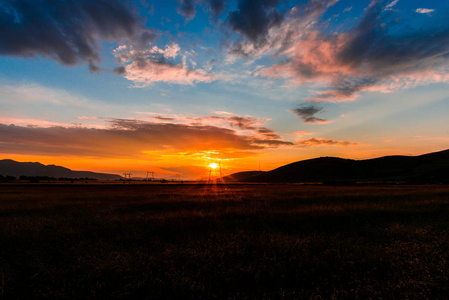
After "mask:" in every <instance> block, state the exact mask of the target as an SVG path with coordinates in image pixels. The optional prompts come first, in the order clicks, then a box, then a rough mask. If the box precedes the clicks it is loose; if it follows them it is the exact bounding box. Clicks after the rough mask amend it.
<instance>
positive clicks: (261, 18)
mask: <svg viewBox="0 0 449 300" xmlns="http://www.w3.org/2000/svg"><path fill="white" fill-rule="evenodd" d="M279 2H280V1H278V0H262V1H259V0H239V2H238V10H237V11H232V12H229V14H228V19H227V23H228V26H229V27H230V28H231V30H232V31H234V32H236V33H239V34H240V35H241V36H242V37H245V38H247V39H248V40H250V41H251V42H252V43H254V44H257V45H259V44H263V43H265V42H266V36H267V35H268V31H269V29H270V28H272V27H275V26H280V25H281V23H282V21H283V20H284V13H283V12H279V11H277V10H276V6H277V5H278V4H279Z"/></svg>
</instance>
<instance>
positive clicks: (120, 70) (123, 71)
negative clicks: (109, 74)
mask: <svg viewBox="0 0 449 300" xmlns="http://www.w3.org/2000/svg"><path fill="white" fill-rule="evenodd" d="M113 72H114V74H117V75H125V74H126V68H125V67H124V66H120V67H117V68H115V69H114V70H113Z"/></svg>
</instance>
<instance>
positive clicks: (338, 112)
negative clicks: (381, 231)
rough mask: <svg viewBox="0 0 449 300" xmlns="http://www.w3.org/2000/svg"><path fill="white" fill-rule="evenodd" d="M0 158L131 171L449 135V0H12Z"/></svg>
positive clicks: (426, 148) (1, 6) (391, 146)
mask: <svg viewBox="0 0 449 300" xmlns="http://www.w3.org/2000/svg"><path fill="white" fill-rule="evenodd" d="M0 32H1V34H0V159H14V160H17V161H33V162H41V163H44V164H55V165H61V166H65V167H68V168H71V169H74V170H91V171H96V172H107V173H116V174H123V172H132V174H133V176H145V175H146V172H155V176H156V177H159V178H168V179H170V178H174V177H176V176H177V175H178V177H177V178H179V177H180V178H182V179H196V178H201V177H206V176H207V174H208V172H209V168H208V166H209V165H210V164H211V163H214V162H215V163H217V162H218V163H219V164H220V165H221V166H222V172H223V173H224V175H228V174H231V173H233V172H238V171H248V170H259V169H260V170H263V171H268V170H272V169H274V168H276V167H279V166H282V165H284V164H287V163H291V162H295V161H299V160H304V159H310V158H316V157H321V156H338V157H343V158H352V159H368V158H375V157H380V156H384V155H419V154H424V153H428V152H435V151H440V150H444V149H448V148H449V127H448V126H447V124H448V121H449V114H448V113H449V93H448V92H449V85H448V83H449V1H447V0H444V1H442V0H428V1H417V0H416V1H415V0H394V1H390V0H389V1H382V0H357V1H348V0H295V1H293V0H164V1H155V0H135V1H132V0H123V1H120V0H95V1H89V0H64V1H60V0H0Z"/></svg>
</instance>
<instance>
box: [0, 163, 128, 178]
mask: <svg viewBox="0 0 449 300" xmlns="http://www.w3.org/2000/svg"><path fill="white" fill-rule="evenodd" d="M0 175H3V176H15V177H18V176H31V177H32V176H48V177H55V178H61V177H64V178H94V179H98V180H119V179H120V178H121V176H120V175H115V174H105V173H95V172H89V171H72V170H70V169H67V168H64V167H60V166H55V165H48V166H46V165H43V164H41V163H38V162H17V161H14V160H11V159H4V160H0Z"/></svg>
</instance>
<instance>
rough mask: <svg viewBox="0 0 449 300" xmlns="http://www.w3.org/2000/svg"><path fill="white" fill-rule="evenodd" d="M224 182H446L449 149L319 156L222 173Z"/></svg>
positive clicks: (448, 176)
mask: <svg viewBox="0 0 449 300" xmlns="http://www.w3.org/2000/svg"><path fill="white" fill-rule="evenodd" d="M224 180H225V181H226V182H260V183H262V182H265V183H295V182H304V183H307V182H322V183H329V184H351V183H357V182H404V183H448V182H449V150H444V151H440V152H434V153H428V154H424V155H419V156H397V155H396V156H385V157H380V158H374V159H366V160H353V159H343V158H338V157H320V158H314V159H308V160H303V161H298V162H295V163H291V164H288V165H285V166H282V167H279V168H277V169H274V170H272V171H268V172H261V171H249V172H239V173H234V174H232V175H230V176H226V177H224Z"/></svg>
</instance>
